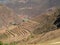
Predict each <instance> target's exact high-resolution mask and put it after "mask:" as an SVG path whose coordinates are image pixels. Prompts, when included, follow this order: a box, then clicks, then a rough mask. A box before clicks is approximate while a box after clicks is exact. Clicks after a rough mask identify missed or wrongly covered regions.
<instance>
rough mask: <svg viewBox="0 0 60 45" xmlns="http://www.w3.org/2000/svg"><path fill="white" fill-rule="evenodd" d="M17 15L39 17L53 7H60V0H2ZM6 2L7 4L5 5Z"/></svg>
mask: <svg viewBox="0 0 60 45" xmlns="http://www.w3.org/2000/svg"><path fill="white" fill-rule="evenodd" d="M0 1H1V2H3V4H5V5H6V6H8V7H9V8H12V9H13V10H14V11H15V12H16V13H17V14H24V15H30V16H34V15H39V14H41V13H42V12H44V11H45V10H46V9H48V8H50V7H53V6H60V0H0ZM4 2H5V3H4Z"/></svg>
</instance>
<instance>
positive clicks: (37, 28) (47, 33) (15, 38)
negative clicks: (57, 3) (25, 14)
mask: <svg viewBox="0 0 60 45" xmlns="http://www.w3.org/2000/svg"><path fill="white" fill-rule="evenodd" d="M3 10H4V11H3ZM59 37H60V8H55V7H53V8H51V9H48V10H47V11H46V12H45V13H43V14H42V15H39V16H37V17H35V18H33V19H29V18H27V19H25V18H20V17H19V16H17V15H16V14H15V13H14V12H13V11H11V10H10V9H9V8H8V7H5V6H3V5H0V41H2V42H4V43H5V42H8V43H11V42H16V43H18V44H17V45H20V44H23V43H24V44H23V45H25V44H28V45H29V44H37V43H42V42H45V41H49V40H51V39H55V38H59Z"/></svg>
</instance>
